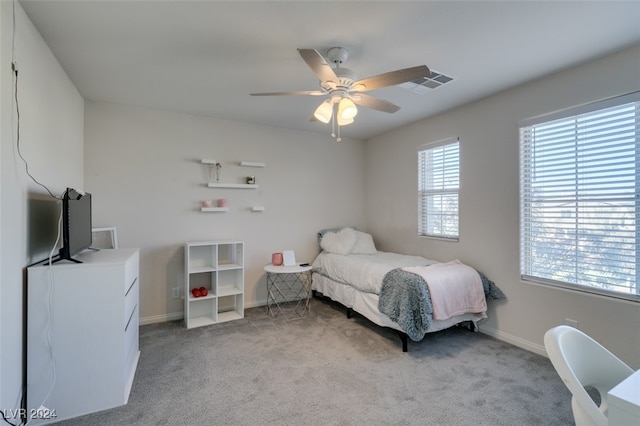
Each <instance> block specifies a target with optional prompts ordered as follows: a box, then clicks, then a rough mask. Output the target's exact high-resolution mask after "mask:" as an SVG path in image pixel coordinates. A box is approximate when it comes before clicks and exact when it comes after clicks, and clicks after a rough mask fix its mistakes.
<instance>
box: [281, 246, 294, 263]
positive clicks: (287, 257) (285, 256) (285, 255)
mask: <svg viewBox="0 0 640 426" xmlns="http://www.w3.org/2000/svg"><path fill="white" fill-rule="evenodd" d="M282 264H283V265H284V266H293V265H295V264H296V255H295V253H294V252H293V250H283V251H282Z"/></svg>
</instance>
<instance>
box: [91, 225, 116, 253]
mask: <svg viewBox="0 0 640 426" xmlns="http://www.w3.org/2000/svg"><path fill="white" fill-rule="evenodd" d="M91 233H92V241H91V247H93V248H97V249H116V248H118V233H117V232H116V228H115V227H109V228H93V229H92V230H91Z"/></svg>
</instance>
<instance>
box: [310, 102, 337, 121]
mask: <svg viewBox="0 0 640 426" xmlns="http://www.w3.org/2000/svg"><path fill="white" fill-rule="evenodd" d="M332 115H333V104H332V103H331V100H330V99H327V100H326V101H324V102H322V103H321V104H320V106H318V108H316V111H315V112H314V113H313V116H314V117H315V118H317V119H318V121H320V122H322V123H325V124H327V123H329V121H331V116H332Z"/></svg>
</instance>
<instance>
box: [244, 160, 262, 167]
mask: <svg viewBox="0 0 640 426" xmlns="http://www.w3.org/2000/svg"><path fill="white" fill-rule="evenodd" d="M240 165H241V166H243V167H264V166H265V164H264V163H260V162H257V161H241V162H240Z"/></svg>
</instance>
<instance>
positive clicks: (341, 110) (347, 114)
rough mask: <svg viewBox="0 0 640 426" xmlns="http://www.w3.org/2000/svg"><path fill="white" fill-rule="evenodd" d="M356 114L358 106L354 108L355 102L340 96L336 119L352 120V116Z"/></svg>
mask: <svg viewBox="0 0 640 426" xmlns="http://www.w3.org/2000/svg"><path fill="white" fill-rule="evenodd" d="M357 114H358V108H356V104H354V103H353V101H352V100H351V99H349V98H342V99H341V100H340V103H339V104H338V120H340V119H342V120H344V121H348V120H351V121H352V122H353V117H355V116H356V115H357Z"/></svg>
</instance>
